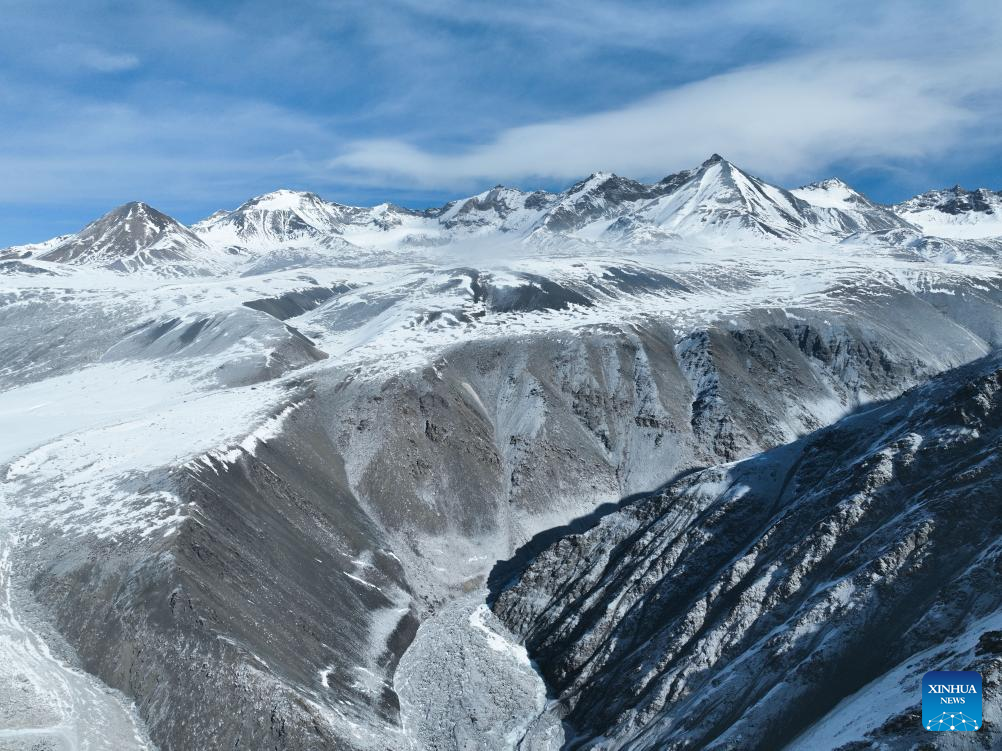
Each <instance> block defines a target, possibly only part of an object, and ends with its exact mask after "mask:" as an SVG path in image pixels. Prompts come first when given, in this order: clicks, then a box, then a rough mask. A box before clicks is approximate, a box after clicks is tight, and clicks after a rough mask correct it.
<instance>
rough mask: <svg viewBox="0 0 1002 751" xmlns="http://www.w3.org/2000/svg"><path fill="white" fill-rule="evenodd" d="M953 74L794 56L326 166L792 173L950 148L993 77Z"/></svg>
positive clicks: (462, 174)
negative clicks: (479, 140)
mask: <svg viewBox="0 0 1002 751" xmlns="http://www.w3.org/2000/svg"><path fill="white" fill-rule="evenodd" d="M957 73H958V71H957V70H956V69H954V68H952V67H946V68H944V67H941V66H936V65H931V66H916V65H913V64H905V63H900V62H895V61H879V60H870V61H853V60H847V59H844V58H827V57H798V58H797V59H794V60H788V61H782V62H778V63H772V64H767V65H761V66H752V67H746V68H743V69H740V70H737V71H734V72H730V73H726V74H722V75H717V76H712V77H710V78H707V79H704V80H702V81H698V82H696V83H692V84H687V85H684V86H679V87H676V88H673V89H670V90H667V91H664V92H661V93H659V94H656V95H654V96H650V97H647V98H645V99H643V100H641V101H639V102H636V103H633V104H630V105H628V106H625V107H622V108H618V109H615V110H610V111H606V112H600V113H596V114H592V115H586V116H582V117H572V118H562V119H556V120H552V121H548V122H544V123H539V124H534V125H527V126H519V127H514V128H509V129H506V130H504V131H502V132H501V133H500V134H499V135H497V136H496V137H495V138H492V139H491V140H490V141H489V142H487V143H485V144H482V145H478V146H474V147H471V148H466V149H463V150H459V151H441V152H434V151H431V150H427V149H421V148H417V147H415V146H413V145H411V144H408V143H406V142H404V141H401V140H374V141H360V142H356V143H354V144H351V145H350V146H349V147H348V149H347V150H346V152H345V153H344V154H342V155H340V156H338V157H336V158H334V159H333V160H332V161H331V162H330V166H331V168H332V169H333V170H334V171H335V173H337V174H338V175H339V176H341V177H342V178H344V179H361V180H374V181H376V182H386V183H389V182H393V181H401V180H403V181H407V182H415V183H418V184H420V185H423V186H427V187H444V186H450V185H457V184H467V183H475V182H477V181H481V180H484V179H489V178H497V179H508V180H511V179H516V180H517V179H524V178H526V177H536V178H544V179H559V180H566V179H572V178H575V177H578V176H580V175H582V174H587V173H588V172H589V171H593V170H595V169H607V170H614V171H618V172H622V173H624V174H628V175H635V176H646V177H653V176H656V175H658V174H661V173H664V172H665V171H666V170H673V169H678V168H681V167H684V166H691V165H692V164H694V163H697V162H698V161H700V160H701V159H702V158H704V157H706V156H707V155H709V154H710V153H712V152H714V151H722V152H724V153H725V154H726V155H727V156H728V157H729V158H731V159H732V160H734V161H736V162H737V163H739V164H742V165H745V166H747V167H749V168H751V169H755V170H760V171H763V172H765V173H768V174H771V175H773V176H777V177H790V176H795V175H797V174H798V173H802V172H804V171H809V170H813V169H816V168H818V167H821V166H824V165H826V164H831V163H833V162H836V161H840V160H845V159H847V158H851V159H855V160H871V159H873V158H876V157H886V158H916V157H921V156H923V155H926V154H929V153H930V152H935V151H939V150H943V149H948V148H951V147H954V146H956V145H957V143H958V142H959V141H961V140H963V139H965V138H968V137H970V133H969V132H970V130H971V129H972V128H975V127H976V126H978V125H979V124H980V122H981V117H982V116H983V115H984V113H983V112H980V111H979V108H978V107H976V106H974V105H972V104H971V103H970V102H969V101H968V100H969V99H970V98H971V96H972V95H975V94H985V93H987V92H988V91H992V90H996V89H997V87H998V81H999V79H998V77H997V70H995V69H994V66H993V67H992V68H986V69H984V71H983V74H982V75H975V76H972V75H966V76H964V77H961V78H959V79H958V76H957ZM986 78H987V80H986Z"/></svg>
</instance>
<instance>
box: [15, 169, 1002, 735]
mask: <svg viewBox="0 0 1002 751" xmlns="http://www.w3.org/2000/svg"><path fill="white" fill-rule="evenodd" d="M1000 258H1002V240H999V239H997V238H988V239H977V240H968V239H956V238H939V237H932V236H929V235H927V234H924V233H923V231H922V230H921V229H919V227H918V226H917V225H915V224H913V223H911V221H910V220H906V218H902V217H900V216H898V215H897V214H894V213H893V212H890V211H889V210H888V208H887V207H882V206H879V205H877V204H874V203H873V202H871V201H869V200H868V199H866V198H865V197H864V196H861V195H860V194H858V193H856V192H855V191H853V190H852V189H851V188H849V187H848V186H846V185H845V184H843V183H840V182H837V181H825V182H824V183H819V184H817V185H813V186H805V187H803V188H798V189H796V190H793V191H788V190H784V189H782V188H779V187H776V186H772V185H769V184H767V183H765V182H764V181H762V180H759V179H757V178H755V177H753V176H750V175H748V174H746V173H744V172H742V171H741V170H740V169H738V168H737V167H736V166H734V165H732V164H730V163H728V162H727V161H726V160H724V159H721V158H719V157H714V158H711V159H710V160H707V161H706V162H705V163H703V164H702V165H699V166H698V167H695V168H694V169H691V170H686V171H683V172H680V173H677V174H674V175H670V176H669V177H666V178H665V179H663V180H660V181H658V182H656V183H652V184H646V183H642V182H637V181H633V180H630V179H627V178H623V177H619V176H616V175H611V174H608V173H596V174H594V175H591V176H590V177H589V178H587V179H585V180H583V181H581V182H579V183H576V184H575V185H573V186H571V187H570V188H568V189H567V190H564V191H560V192H555V193H549V192H525V191H520V190H517V189H514V188H505V187H500V186H499V187H496V188H492V189H490V190H487V191H484V192H482V193H480V194H478V195H476V196H472V197H469V198H466V199H462V200H458V201H453V202H450V203H448V204H446V205H445V206H441V207H436V208H431V209H428V210H424V211H414V210H410V209H403V208H399V207H395V206H392V205H389V204H381V205H379V206H375V207H351V206H343V205H340V204H336V203H332V202H328V201H325V200H324V199H322V198H319V197H317V196H316V195H313V194H310V193H299V192H293V191H277V192H274V193H270V194H267V195H265V196H260V197H258V198H254V199H251V200H250V201H247V202H246V203H244V204H243V205H241V206H239V207H238V208H236V209H233V210H227V211H221V212H217V213H215V214H213V215H212V216H210V217H209V218H207V219H205V220H204V221H202V222H198V223H197V224H195V225H194V226H192V227H190V228H189V227H184V226H182V225H181V224H179V223H178V222H176V221H174V220H172V219H171V218H170V217H167V216H165V215H163V214H160V213H159V212H155V211H154V210H153V209H150V208H149V207H147V206H145V205H142V204H130V205H129V206H126V207H122V208H121V209H117V210H116V211H114V212H112V213H111V214H109V215H107V216H105V217H103V218H102V219H100V220H98V221H97V222H94V223H92V224H90V225H88V227H86V228H84V229H83V230H82V231H81V232H80V233H77V234H75V235H70V236H66V237H60V238H55V239H53V240H52V241H49V242H46V243H41V244H36V245H33V246H21V247H19V248H13V249H9V250H8V251H6V252H5V253H3V254H2V257H0V332H2V334H3V335H2V336H0V710H2V708H3V707H8V706H16V707H18V708H19V709H18V712H17V716H18V718H23V720H20V719H19V722H21V723H22V724H19V725H18V726H17V727H16V728H15V731H16V733H17V734H18V737H17V738H16V739H15V740H16V741H20V740H23V739H24V738H28V740H30V742H31V743H38V744H42V745H44V744H48V745H49V746H59V747H62V746H68V747H69V746H74V747H80V748H92V749H108V748H113V749H115V750H116V751H118V750H119V749H136V748H143V749H146V748H150V747H151V744H155V745H156V747H159V748H161V749H165V750H171V749H190V748H212V747H215V746H219V745H221V744H223V745H226V746H227V747H240V748H271V749H278V750H279V751H306V750H307V749H310V750H312V749H325V748H338V749H348V750H349V751H386V749H394V750H396V749H408V748H409V749H415V750H416V749H421V750H423V749H441V750H442V751H445V750H448V751H459V750H460V749H467V748H478V749H481V748H482V749H489V750H490V751H494V750H495V749H497V750H498V751H514V750H515V749H520V750H521V751H526V750H527V749H533V750H534V751H557V750H558V749H562V748H567V747H574V744H579V745H584V746H586V747H587V746H592V747H602V743H603V742H604V741H601V740H600V739H602V738H607V739H609V740H608V742H607V743H606V745H607V746H608V747H611V748H620V747H630V744H631V743H640V740H639V739H644V740H643V743H647V745H648V746H649V747H659V746H658V744H659V743H661V742H662V741H664V743H666V744H671V743H676V741H678V742H679V743H682V744H683V745H684V744H685V743H689V745H690V746H698V745H700V744H704V743H705V744H709V743H715V742H717V740H718V739H720V741H721V743H722V742H724V741H725V740H727V741H728V742H729V740H728V739H732V738H736V737H737V734H739V733H743V734H744V735H742V739H745V740H746V739H748V738H751V739H752V741H751V742H745V741H744V740H741V741H735V742H734V743H733V744H732V746H731V747H735V748H751V749H755V748H774V747H777V744H778V745H781V743H782V742H783V741H785V740H793V739H795V735H797V734H799V733H800V732H801V731H804V732H808V731H809V732H810V733H811V735H809V736H804V738H806V739H807V740H803V739H801V740H802V744H803V746H804V747H810V748H818V747H821V748H828V747H835V746H837V745H838V744H839V743H842V741H843V739H844V740H845V741H846V742H850V743H851V742H861V743H869V744H871V745H875V746H879V745H880V743H883V744H884V745H885V746H887V747H891V748H896V747H899V746H901V745H902V744H903V743H905V742H906V741H907V742H909V743H910V742H911V741H913V740H914V732H911V731H908V730H907V727H905V726H906V725H907V724H908V723H910V722H912V719H913V718H911V715H910V712H912V709H911V703H910V700H908V702H909V703H904V704H901V705H900V706H898V705H897V704H895V706H894V711H893V713H889V714H888V715H886V716H882V717H877V716H876V715H874V714H872V713H871V714H870V715H866V714H865V713H863V714H864V715H865V716H864V719H865V720H866V721H865V722H863V724H860V723H861V722H862V720H860V718H859V717H858V715H860V714H861V713H860V712H859V711H857V710H858V709H859V708H860V707H861V706H862V705H863V704H865V702H866V700H867V698H868V697H877V698H878V699H880V698H881V697H885V696H887V695H888V694H889V693H890V692H896V695H897V694H898V693H900V695H901V696H902V697H904V696H905V694H904V693H901V692H905V693H907V692H909V691H911V686H912V683H910V682H911V681H914V680H917V678H916V675H918V676H920V674H921V670H922V669H925V668H926V667H927V666H929V665H932V664H935V665H937V666H942V667H963V666H970V665H974V666H976V668H977V669H982V670H984V671H985V675H986V678H987V677H989V676H995V675H996V673H994V672H992V671H993V670H996V669H997V667H993V666H994V665H995V662H993V661H997V658H996V656H995V655H996V654H997V653H996V652H992V651H991V650H993V649H996V650H997V648H998V647H997V645H998V643H1002V642H1000V640H999V638H998V637H997V636H992V635H991V634H992V633H994V632H997V631H999V630H1002V621H1000V622H999V624H997V625H996V624H995V621H994V620H992V619H994V618H996V616H997V614H998V613H1000V612H1002V599H1000V598H999V595H998V592H999V591H1000V590H999V587H997V586H995V582H994V580H993V579H992V578H991V577H992V576H995V574H994V573H992V572H993V571H994V569H992V568H991V566H994V565H995V564H994V562H993V561H994V559H993V558H992V556H994V555H995V552H994V551H995V549H996V548H997V547H998V546H999V545H1000V544H1002V543H1000V539H1002V538H1000V537H999V535H998V534H997V531H996V529H995V526H997V525H993V523H992V519H994V518H995V516H997V514H994V515H993V511H992V508H991V503H992V502H993V500H994V499H997V498H998V495H999V494H998V492H995V491H997V490H998V489H997V487H996V486H997V483H998V477H999V476H1000V475H999V473H998V471H997V469H998V468H997V462H994V461H993V457H994V456H995V455H996V454H997V446H996V445H995V443H997V433H998V425H997V424H996V423H997V417H998V415H997V411H998V410H997V409H996V404H995V403H996V402H997V400H998V390H997V388H996V386H997V374H996V371H997V366H996V365H994V364H993V363H997V357H998V355H997V352H998V351H999V348H1000V347H1002V264H1000V262H999V259H1000ZM986 358H987V359H986ZM971 363H979V364H975V365H972V364H971ZM993 374H996V375H993ZM938 377H942V380H941V381H938V382H936V384H938V385H928V384H929V383H930V382H932V381H933V379H936V378H938ZM993 379H994V380H993ZM894 400H899V401H894ZM829 426H834V427H833V428H831V429H830V430H827V431H826V428H828V427H829ZM760 470H761V471H760ZM745 486H747V488H748V489H747V490H742V488H744V487H745ZM655 488H661V490H660V491H657V492H654V493H653V494H652V489H655ZM951 488H952V491H951V492H955V493H956V494H958V495H956V499H957V503H958V505H962V504H963V503H965V502H968V501H969V500H970V499H971V498H974V499H976V500H977V503H978V504H980V505H979V506H978V514H977V516H976V521H977V529H972V528H971V525H970V524H969V523H968V521H965V520H964V519H963V518H961V516H962V515H957V516H951V515H950V514H948V513H942V503H943V502H944V498H946V496H942V495H936V493H939V491H940V490H944V491H945V490H949V489H951ZM986 488H988V490H989V491H992V492H994V495H991V493H988V494H987V495H984V494H983V491H984V490H985V489H986ZM993 489H994V490H993ZM773 490H775V492H774V493H773V492H772V491H773ZM770 493H771V495H770ZM979 494H981V495H979ZM623 499H631V500H638V499H639V500H638V503H636V504H635V505H633V506H631V507H629V508H630V509H633V510H632V511H631V510H623V509H620V510H618V511H616V513H612V514H609V513H608V512H610V511H615V510H616V509H619V504H620V501H622V500H623ZM748 499H751V501H749V502H748V503H744V504H743V503H742V500H748ZM603 515H605V516H604V519H605V521H603V522H602V523H601V524H599V525H598V526H595V524H596V522H597V521H598V519H599V518H600V517H602V516H603ZM927 522H928V523H927ZM648 532H649V533H650V534H649V535H648V536H646V537H645V535H646V534H647V533H648ZM965 535H969V537H965ZM683 538H684V539H683ZM966 539H969V540H970V541H971V542H972V544H973V547H971V546H968V547H965V545H966V543H965V542H964V540H966ZM606 542H607V543H608V544H606ZM554 545H555V546H556V547H554ZM666 546H667V547H666ZM947 549H951V550H952V552H948V553H944V554H942V555H941V551H944V550H947ZM554 551H557V552H554ZM666 551H667V552H666ZM749 551H750V552H749ZM923 551H929V553H930V555H936V556H940V557H939V558H936V560H937V561H940V562H941V563H942V564H943V565H948V566H955V570H956V571H958V572H959V571H969V572H970V576H971V577H974V578H977V580H978V581H979V582H982V583H983V586H980V587H979V588H978V590H977V593H976V594H971V595H970V596H968V590H966V589H964V588H963V587H958V586H957V585H956V579H955V578H951V577H948V576H944V577H942V578H941V579H935V578H933V577H929V576H926V575H925V573H924V572H923V570H922V569H921V562H920V559H921V556H922V555H923V554H924V553H923ZM676 553H678V555H676ZM610 555H612V556H613V557H614V558H615V560H614V561H613V559H612V558H607V556H610ZM749 555H751V556H752V557H749ZM717 564H720V565H717ZM913 564H914V565H913ZM986 567H987V568H986ZM989 569H990V570H989ZM953 570H954V569H951V571H953ZM847 582H848V583H847ZM965 586H966V585H965ZM728 587H730V589H727V588H728ZM958 592H959V593H962V594H963V596H961V597H956V598H954V599H952V600H950V601H949V603H947V604H944V605H942V606H940V603H941V602H943V603H946V600H947V599H949V598H948V595H951V594H955V593H958ZM972 592H973V590H972ZM920 593H924V595H922V596H925V597H926V599H925V600H923V601H922V602H923V603H933V604H935V607H934V608H932V609H931V611H930V612H931V613H932V614H931V615H930V616H929V617H927V618H924V617H922V616H921V613H917V611H916V612H913V611H911V610H907V607H908V605H907V602H905V601H904V600H903V599H902V598H907V597H912V598H919V597H920ZM759 594H761V595H762V596H761V597H759ZM488 600H490V602H491V603H492V604H493V606H494V609H493V610H492V609H491V608H489V607H488ZM915 601H916V602H917V599H915ZM895 604H897V605H900V607H899V608H897V609H895ZM906 610H907V612H905V611H906ZM565 614H566V615H565ZM575 614H577V615H575ZM829 615H831V616H832V617H828V616H829ZM892 615H893V616H894V617H895V618H897V620H891V621H889V623H890V624H891V625H890V626H888V627H886V628H882V627H880V625H879V623H877V622H878V621H880V622H883V621H881V619H883V618H885V616H886V617H891V616H892ZM835 616H839V617H844V618H847V619H849V623H850V624H851V626H853V627H854V628H856V629H858V632H859V633H858V636H859V639H857V641H855V642H854V641H852V639H851V638H850V637H849V636H847V633H848V632H849V631H850V629H849V627H848V626H846V625H845V624H841V623H840V621H839V618H838V617H835ZM871 616H872V617H871ZM873 619H876V620H873ZM898 626H900V627H901V628H898ZM993 630H994V631H993ZM648 636H649V637H650V638H649V639H647V638H646V637H648ZM892 637H893V638H892ZM645 639H646V640H645ZM859 640H862V641H863V643H862V645H860V644H859V643H858V642H859ZM889 641H893V645H892V648H888V649H887V650H884V649H883V648H881V649H880V650H878V652H879V653H876V654H875V653H871V652H867V644H869V643H872V644H875V645H880V646H881V647H884V646H886V645H887V644H888V642H889ZM939 647H942V649H940V648H939ZM972 649H973V654H972ZM979 650H980V651H979ZM589 655H591V657H590V658H589ZM798 658H803V660H802V661H801V662H799V663H797V665H793V666H792V667H790V671H789V674H790V675H792V676H794V678H795V681H793V682H792V683H791V684H790V685H786V684H784V683H783V681H782V680H781V678H782V677H781V676H780V677H777V676H778V673H777V669H776V666H777V665H787V663H786V662H783V661H784V660H786V661H788V662H790V663H792V662H796V660H797V659H798ZM839 664H841V665H848V666H850V667H854V668H856V667H858V666H864V667H863V668H859V670H857V671H856V672H854V673H852V676H853V677H852V679H851V680H829V678H830V676H831V674H832V671H833V670H834V666H837V665H839ZM798 666H799V667H798ZM815 671H816V672H815ZM8 677H10V680H8ZM759 679H761V684H759V683H758V682H757V681H758V680H759ZM994 680H995V679H994V677H992V678H991V680H990V681H987V682H986V685H991V682H992V681H994ZM689 687H698V688H699V695H698V696H696V695H694V694H691V693H687V691H688V688H689ZM768 687H773V688H774V690H775V691H779V692H781V695H782V697H783V698H784V700H789V701H791V702H794V703H795V704H796V706H797V707H798V712H797V720H796V723H797V726H796V727H792V726H789V727H788V726H785V725H784V724H783V722H782V720H781V719H776V715H775V714H774V713H772V712H769V711H766V710H764V709H763V708H762V707H761V706H760V705H755V707H757V708H755V707H751V706H749V704H748V702H751V701H756V702H757V701H758V700H760V699H763V692H764V691H766V690H767V689H768ZM110 689H114V691H112V690H110ZM992 690H994V689H992ZM10 692H13V693H10ZM8 699H10V700H11V701H8ZM551 699H552V700H554V701H555V703H551ZM986 699H989V696H987V695H986ZM746 700H747V701H746ZM881 700H882V699H881ZM896 701H897V700H896ZM901 701H905V699H904V698H902V699H901ZM990 701H994V702H995V704H993V705H992V706H993V707H996V708H997V709H991V710H990V711H989V712H988V713H987V714H986V718H988V719H989V720H990V721H991V722H996V719H997V718H998V717H999V716H1002V715H1000V714H999V713H1000V712H1002V707H998V700H997V697H996V696H995V695H994V694H992V695H991V697H990ZM688 709H692V711H691V712H690V711H687V710H688ZM899 710H900V711H899ZM993 712H995V714H992V713H993ZM3 714H4V713H3V712H2V711H0V730H3V731H4V733H6V728H4V726H3V724H2V722H3ZM8 716H9V713H8ZM888 717H890V718H891V722H890V723H889V724H888V723H885V722H884V720H886V719H887V718H888ZM564 720H566V721H567V722H566V724H565V723H564ZM871 720H873V722H871ZM901 728H905V730H901ZM986 728H987V726H986ZM849 730H851V731H852V733H849ZM857 730H858V731H859V732H857ZM574 732H577V733H578V734H579V735H578V736H573V735H572V734H573V733H574ZM895 733H896V735H895ZM868 734H869V735H868ZM849 735H851V736H852V737H849ZM22 736H23V737H22ZM983 737H985V738H987V739H988V740H989V741H991V742H994V741H993V740H992V739H993V738H994V736H990V735H985V736H983ZM0 739H5V740H9V739H10V738H9V736H8V735H6V734H0ZM680 739H681V740H680ZM756 739H767V740H756ZM874 739H876V740H874ZM648 740H649V741H650V742H649V743H648ZM801 740H798V742H801ZM773 741H776V743H773ZM641 747H644V746H642V745H641Z"/></svg>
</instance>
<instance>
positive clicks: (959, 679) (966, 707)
mask: <svg viewBox="0 0 1002 751" xmlns="http://www.w3.org/2000/svg"><path fill="white" fill-rule="evenodd" d="M922 727H924V728H925V729H926V730H945V731H947V732H949V731H951V730H952V731H954V732H958V731H961V730H978V729H980V727H981V673H978V672H975V671H973V670H931V671H929V672H928V673H926V674H925V675H924V676H923V677H922Z"/></svg>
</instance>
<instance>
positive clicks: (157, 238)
mask: <svg viewBox="0 0 1002 751" xmlns="http://www.w3.org/2000/svg"><path fill="white" fill-rule="evenodd" d="M207 250H208V246H206V244H205V243H204V242H202V241H201V240H200V239H199V238H198V237H197V236H196V235H195V234H194V233H193V232H192V231H191V230H189V229H188V228H187V227H185V226H184V225H182V224H180V223H179V222H177V221H176V220H174V219H172V218H171V217H169V216H167V215H166V214H163V213H161V212H159V211H157V210H156V209H154V208H153V207H152V206H148V205H146V204H145V203H140V202H138V201H136V202H133V203H127V204H125V205H124V206H119V207H118V208H117V209H115V210H114V211H110V212H108V213H107V214H105V215H104V216H103V217H101V218H100V219H98V220H96V221H94V222H91V223H90V224H88V225H87V226H86V227H84V228H83V229H82V230H80V232H79V233H77V234H76V235H70V236H68V237H63V238H58V239H57V240H55V241H50V243H43V244H42V246H41V247H39V248H38V252H37V254H35V255H34V257H35V258H37V259H38V260H41V261H55V262H58V263H68V264H73V265H78V266H84V265H91V266H103V267H106V268H109V269H113V270H115V271H139V270H143V269H146V268H150V267H160V268H165V269H168V270H169V269H178V270H180V271H181V272H182V273H195V272H199V271H202V269H203V264H204V262H205V261H204V259H203V258H201V257H200V256H201V255H202V254H204V252H205V251H207Z"/></svg>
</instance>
